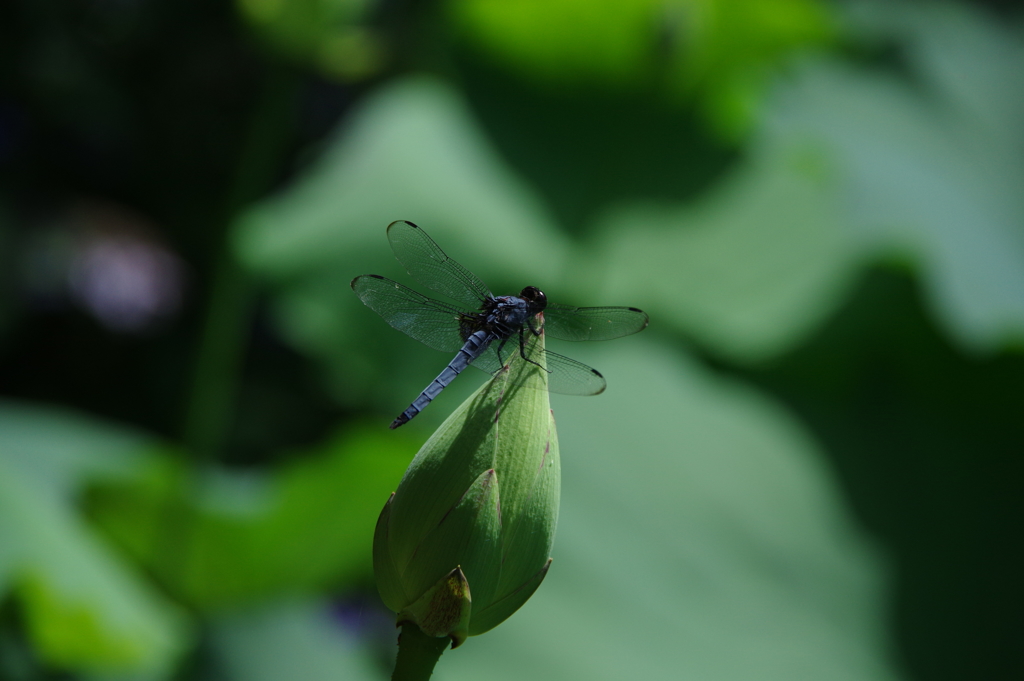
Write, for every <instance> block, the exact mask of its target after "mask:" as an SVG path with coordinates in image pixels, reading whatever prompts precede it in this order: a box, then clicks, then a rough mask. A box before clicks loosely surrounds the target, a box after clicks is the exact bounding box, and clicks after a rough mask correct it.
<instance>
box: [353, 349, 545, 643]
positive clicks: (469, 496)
mask: <svg viewBox="0 0 1024 681" xmlns="http://www.w3.org/2000/svg"><path fill="white" fill-rule="evenodd" d="M515 340H516V339H512V340H510V341H509V344H508V345H509V346H511V345H512V343H513V342H514V341H515ZM542 347H543V335H541V336H540V337H538V338H531V339H530V342H529V344H528V352H527V354H528V355H529V356H530V357H531V358H534V359H536V360H537V361H538V362H539V363H540V364H543V360H542V359H541V358H540V357H539V355H541V354H542V353H538V352H536V348H542ZM509 354H510V355H511V354H512V353H511V352H510V353H509ZM515 355H516V357H515V359H513V360H512V361H511V362H510V363H509V365H508V366H506V367H505V368H504V369H503V370H502V371H501V372H499V373H498V374H497V375H496V376H495V377H494V378H492V379H491V380H490V381H488V382H487V383H485V384H484V385H483V386H482V387H481V388H480V389H479V390H478V391H477V392H476V393H474V394H473V395H472V396H471V397H470V398H469V399H468V400H466V402H464V403H463V404H462V406H460V407H459V408H458V409H457V410H456V411H455V412H454V413H453V414H452V415H451V416H450V417H449V418H448V419H447V420H446V421H445V422H444V424H442V425H441V427H440V428H439V429H438V430H437V432H435V433H434V434H433V436H431V438H430V439H429V440H428V441H427V442H426V444H424V445H423V448H422V449H420V451H419V453H418V454H416V457H415V458H414V459H413V461H412V463H411V464H410V465H409V468H408V470H406V472H405V475H404V477H403V478H402V481H401V482H400V483H399V485H398V489H397V491H396V492H395V493H394V494H392V495H391V498H390V499H388V501H387V503H386V504H385V505H384V510H383V511H382V512H381V514H380V518H379V519H378V521H377V528H376V531H375V533H374V538H373V568H374V573H375V574H376V578H377V588H378V589H379V591H380V595H381V598H382V599H383V600H384V603H385V605H387V606H388V607H389V608H390V609H391V610H393V611H395V612H396V613H398V624H405V623H409V622H411V623H414V624H416V625H417V626H418V627H419V628H420V629H421V630H422V631H423V632H424V633H426V634H427V635H429V636H435V637H442V636H447V637H450V638H451V640H452V647H453V648H454V647H456V646H458V645H461V644H462V642H463V641H465V640H466V637H467V636H475V635H477V634H482V633H484V632H485V631H488V630H489V629H492V628H493V627H495V626H497V625H498V624H500V623H501V622H503V621H504V620H505V619H506V618H507V617H508V616H509V615H511V614H512V613H513V612H515V611H516V610H518V609H519V607H520V606H521V605H522V604H523V603H525V602H526V600H527V599H528V598H529V597H530V596H531V595H533V592H534V591H535V590H536V589H537V587H538V586H539V585H540V583H541V581H542V580H543V579H544V575H545V574H547V570H548V566H549V565H550V564H551V559H550V558H549V557H548V556H550V552H551V544H552V540H553V539H554V534H555V524H556V522H557V520H558V496H559V477H560V468H559V461H558V440H557V438H556V435H555V422H554V418H553V417H552V415H551V408H550V404H549V402H548V392H547V372H546V370H545V369H543V368H541V367H539V366H537V365H536V364H532V363H530V362H527V361H524V360H523V359H522V358H521V357H519V356H518V355H519V353H518V349H517V350H516V352H515Z"/></svg>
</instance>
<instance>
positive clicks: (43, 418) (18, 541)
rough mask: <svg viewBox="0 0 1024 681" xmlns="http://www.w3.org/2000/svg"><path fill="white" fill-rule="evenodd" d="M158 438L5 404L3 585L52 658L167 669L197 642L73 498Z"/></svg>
mask: <svg viewBox="0 0 1024 681" xmlns="http://www.w3.org/2000/svg"><path fill="white" fill-rule="evenodd" d="M151 442H152V440H151V438H148V437H146V436H144V435H142V434H139V433H135V432H133V431H130V430H128V429H126V428H122V427H118V426H112V425H106V424H103V423H100V422H98V421H95V420H92V419H88V418H85V417H82V416H78V415H75V414H72V413H68V412H63V411H60V410H56V409H49V408H46V407H34V406H26V405H21V404H17V403H14V402H3V403H0V452H2V456H0V537H3V541H2V543H0V592H6V591H7V589H11V588H13V590H14V593H15V595H16V597H17V599H18V601H19V603H20V606H21V608H22V610H23V612H24V617H25V621H26V623H27V626H28V633H29V636H30V639H31V641H32V643H33V646H34V647H35V650H36V653H37V654H38V655H39V656H40V658H41V659H42V660H44V661H45V662H46V663H47V664H49V665H52V666H54V667H56V668H59V669H66V670H75V671H81V672H89V673H101V674H103V673H118V674H121V673H130V674H154V675H159V674H161V673H164V672H166V671H167V670H168V669H169V668H170V666H171V665H172V664H173V663H174V662H175V660H176V658H177V656H178V655H179V654H180V653H181V652H182V650H183V649H184V647H185V646H186V645H188V643H189V641H188V639H189V635H188V629H187V625H186V621H185V619H184V617H183V614H182V613H181V612H179V611H178V610H177V608H175V607H174V606H173V605H172V604H170V603H169V602H167V601H166V600H164V598H163V597H162V596H161V595H160V594H158V593H157V592H156V591H154V590H152V589H151V588H150V587H149V586H148V584H147V583H146V582H145V581H143V579H141V577H140V576H139V575H137V574H136V573H135V572H134V571H133V570H132V569H131V568H130V567H128V566H127V565H125V564H124V563H122V562H121V561H120V560H119V558H118V557H117V555H116V554H114V553H113V552H111V551H110V550H109V549H108V547H107V546H105V545H104V544H103V542H101V541H100V540H99V539H98V537H96V536H95V535H94V533H93V531H92V530H91V529H90V528H89V527H88V526H87V525H86V524H85V523H84V522H83V521H82V520H81V518H80V517H79V514H78V511H77V510H76V508H75V505H74V501H75V496H76V494H77V493H78V491H79V488H81V487H82V486H83V485H84V484H85V483H86V482H89V481H94V480H99V479H113V478H118V477H125V476H129V475H131V474H132V473H133V471H135V470H137V469H138V464H139V463H140V462H141V460H142V459H143V454H144V451H145V450H146V449H149V448H151V447H152V444H151Z"/></svg>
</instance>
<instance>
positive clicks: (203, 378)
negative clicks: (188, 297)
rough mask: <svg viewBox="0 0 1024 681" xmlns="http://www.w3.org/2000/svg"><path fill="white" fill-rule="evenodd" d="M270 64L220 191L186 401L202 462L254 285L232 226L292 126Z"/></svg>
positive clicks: (279, 71) (217, 436)
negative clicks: (233, 243)
mask: <svg viewBox="0 0 1024 681" xmlns="http://www.w3.org/2000/svg"><path fill="white" fill-rule="evenodd" d="M269 69H270V71H269V73H268V74H267V76H266V82H265V84H264V88H263V92H262V94H261V96H260V99H259V100H258V101H257V102H256V104H255V106H254V109H253V114H252V118H251V119H250V121H249V126H248V131H247V134H246V137H245V141H244V143H243V146H242V151H241V155H240V157H239V160H238V171H237V173H236V175H235V178H234V181H233V182H232V184H231V187H230V188H229V190H228V192H227V196H226V197H225V205H224V214H223V216H222V217H221V222H222V224H224V225H225V228H224V230H223V237H222V242H221V243H220V244H218V248H219V250H220V254H219V256H218V258H217V262H216V265H215V268H216V269H215V270H214V275H213V278H212V282H211V292H210V299H209V303H208V307H207V311H206V318H205V320H204V323H203V330H202V336H201V338H200V341H199V349H198V353H197V358H196V363H195V373H194V374H193V377H192V388H191V391H190V393H189V400H188V404H187V405H186V413H185V420H184V427H183V431H184V432H183V439H184V441H185V444H186V445H188V447H189V449H190V450H191V451H192V453H193V455H194V456H195V457H196V459H197V460H200V461H203V460H207V461H209V460H211V459H214V458H216V457H217V456H218V455H219V454H220V452H221V450H222V449H223V446H224V441H225V439H226V437H227V433H228V431H229V428H230V425H231V421H232V419H233V417H234V403H235V398H236V391H237V389H236V386H237V383H238V378H239V375H240V374H241V369H242V361H243V359H244V357H245V348H244V346H245V340H246V337H247V335H248V330H249V324H250V321H251V318H252V309H253V297H254V296H253V287H252V284H251V282H250V280H249V278H248V277H247V276H246V274H245V272H244V271H243V270H242V268H241V267H240V266H239V264H238V263H237V261H236V260H235V258H234V256H233V254H232V252H231V247H230V229H229V227H230V224H231V222H232V220H233V219H234V217H235V215H236V214H237V213H238V212H239V211H240V210H241V209H242V208H243V207H245V206H246V205H247V204H248V203H250V202H251V201H254V200H255V199H257V198H259V197H260V196H261V195H262V194H263V193H264V192H266V191H267V189H269V187H270V185H271V183H272V181H273V178H274V175H275V172H276V170H277V168H278V165H279V163H280V158H281V154H282V152H283V150H284V148H285V145H286V144H287V141H288V135H289V132H290V130H291V125H289V123H290V120H289V119H290V118H291V113H292V109H293V107H294V102H295V97H294V93H295V86H296V84H297V83H296V79H295V77H294V75H293V74H292V73H291V72H290V71H289V70H288V69H287V67H283V66H281V65H278V64H271V65H270V66H269Z"/></svg>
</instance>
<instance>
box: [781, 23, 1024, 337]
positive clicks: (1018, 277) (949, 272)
mask: <svg viewBox="0 0 1024 681" xmlns="http://www.w3.org/2000/svg"><path fill="white" fill-rule="evenodd" d="M968 16H969V15H968ZM965 18H966V17H965ZM926 19H927V20H926V21H925V22H924V23H923V24H922V25H921V26H919V28H920V30H921V31H922V32H925V33H927V34H929V35H931V34H932V32H935V33H938V34H939V35H932V37H933V38H934V39H936V40H939V39H942V40H945V42H944V43H943V44H944V45H946V46H947V48H948V49H957V50H961V51H964V52H966V53H968V54H969V59H968V60H969V61H971V62H973V63H975V64H976V65H977V67H978V69H979V71H980V76H979V78H980V79H981V80H985V81H993V80H999V81H1002V82H1004V83H1005V87H1006V88H1008V89H1009V90H1010V91H1011V92H1012V93H1013V94H1011V95H1009V96H1005V95H1001V94H999V93H998V92H997V91H996V90H995V89H994V88H993V89H991V90H986V89H984V88H981V87H978V88H963V87H958V88H956V89H951V90H948V91H941V90H939V91H933V92H930V93H928V94H922V93H920V92H918V91H915V89H913V88H912V87H911V86H910V85H907V84H904V83H902V82H900V81H899V80H897V79H895V78H893V77H889V76H883V75H879V74H875V73H871V72H868V71H864V70H858V69H854V68H852V67H849V66H844V65H841V64H838V63H832V62H817V63H809V64H806V65H805V67H804V68H803V69H801V70H800V71H799V73H798V74H797V75H796V76H794V78H793V80H792V81H791V82H790V83H789V86H788V89H786V90H784V91H783V92H781V93H780V95H779V98H778V100H777V105H776V106H775V107H774V108H773V110H772V111H771V117H772V125H773V127H774V131H773V135H774V136H775V138H776V139H777V140H778V143H779V144H791V145H793V146H798V147H799V146H804V147H806V146H808V145H813V146H817V147H818V148H819V149H820V150H821V153H822V154H824V155H826V156H827V157H829V158H831V159H832V164H833V166H834V167H836V168H837V169H838V171H839V177H838V178H837V179H838V186H839V188H840V197H841V199H842V201H843V204H842V205H843V208H844V213H845V214H846V216H847V217H846V219H845V220H844V224H846V225H848V226H849V227H850V231H851V234H853V235H854V236H855V238H856V239H858V241H859V242H860V243H861V244H862V247H863V248H864V249H865V250H867V249H871V250H873V251H874V252H875V253H878V254H886V255H888V254H894V253H895V254H898V255H901V256H904V257H906V256H909V257H910V258H911V259H912V260H913V261H914V262H916V263H917V265H918V266H919V267H920V270H921V273H922V275H923V279H924V282H925V285H926V290H927V294H928V297H929V299H930V303H931V307H932V308H933V309H934V310H935V313H936V315H937V317H938V319H939V320H940V321H941V323H942V324H943V325H944V326H945V327H946V329H947V331H948V333H949V334H950V335H951V336H952V337H953V338H955V339H956V340H957V341H959V342H960V344H961V345H962V346H964V347H966V348H969V349H972V350H992V349H995V348H998V347H1000V346H1005V345H1007V344H1012V343H1015V342H1016V343H1019V342H1021V341H1022V340H1024V295H1022V294H1021V292H1022V291H1024V231H1022V230H1021V225H1022V224H1024V192H1022V191H1021V187H1024V160H1022V159H1024V156H1022V154H1021V151H1022V149H1024V145H1022V144H1021V139H1022V136H1021V134H1020V133H1019V131H1017V132H1014V133H1012V134H1011V135H1010V136H1007V133H1006V132H1005V131H1004V128H1003V126H1002V125H993V123H992V121H995V120H998V119H999V118H1001V117H1003V116H1005V115H1007V114H1006V110H1008V109H1012V108H1013V107H1016V109H1015V110H1016V116H1017V119H1018V120H1019V119H1020V118H1021V116H1024V98H1021V97H1019V92H1020V87H1021V86H1024V83H1022V82H1021V80H1022V79H1021V76H1020V72H1021V69H1022V68H1024V41H1017V43H1016V44H1015V47H1016V48H1017V52H1016V58H1015V59H1010V60H1003V59H1001V58H999V57H1000V54H1001V53H1000V52H999V51H998V50H988V49H982V48H981V45H980V44H979V43H980V41H978V40H977V33H978V31H979V30H982V29H983V28H984V30H985V31H987V32H988V33H990V34H991V35H992V36H993V40H994V41H995V42H996V43H1000V44H1005V43H1006V35H1005V33H1003V32H1002V30H1001V29H997V27H995V26H994V25H986V24H982V23H979V21H978V19H977V17H975V18H974V19H973V21H968V22H966V23H967V25H968V26H970V30H968V31H966V32H965V35H967V36H972V37H973V38H972V39H961V38H960V34H959V33H958V32H956V31H953V30H951V27H950V26H949V19H948V18H945V19H942V18H941V15H940V16H939V17H935V16H932V15H926ZM922 63H923V62H922ZM932 66H933V67H934V68H936V69H937V68H938V64H932ZM998 74H1003V75H1004V76H1005V78H1004V77H1001V76H999V75H998ZM971 77H972V78H973V77H974V76H973V74H972V76H971ZM933 82H934V83H936V84H938V83H940V82H941V83H946V84H954V83H957V82H958V79H957V78H956V77H954V76H950V75H949V74H936V75H935V78H934V80H933ZM1014 83H1016V84H1017V87H1015V86H1014ZM937 86H938V85H937ZM966 89H970V90H971V94H970V95H969V96H968V95H965V94H963V91H964V90H966ZM990 98H991V99H990ZM981 112H985V113H981Z"/></svg>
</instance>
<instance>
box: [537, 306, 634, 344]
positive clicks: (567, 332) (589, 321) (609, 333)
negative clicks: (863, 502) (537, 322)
mask: <svg viewBox="0 0 1024 681" xmlns="http://www.w3.org/2000/svg"><path fill="white" fill-rule="evenodd" d="M648 321H649V320H648V317H647V313H646V312H644V311H643V310H638V309H636V308H635V307H570V306H568V305H557V304H553V305H548V306H547V308H545V310H544V333H546V334H547V335H549V336H551V337H552V338H558V339H559V340H567V341H593V340H611V339H612V338H622V337H623V336H628V335H630V334H632V333H636V332H637V331H642V330H643V329H645V328H646V327H647V323H648Z"/></svg>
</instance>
